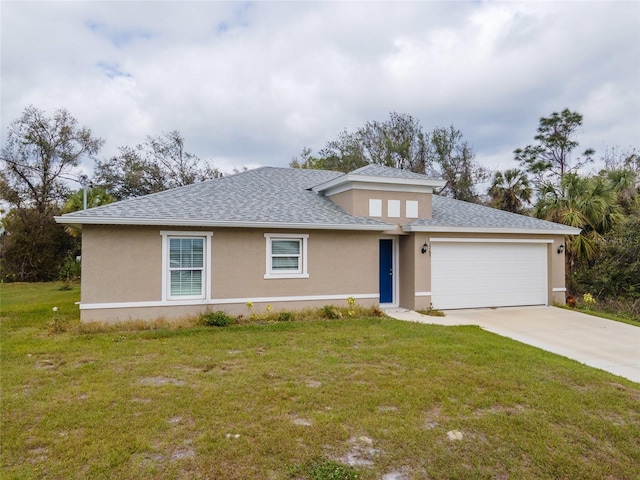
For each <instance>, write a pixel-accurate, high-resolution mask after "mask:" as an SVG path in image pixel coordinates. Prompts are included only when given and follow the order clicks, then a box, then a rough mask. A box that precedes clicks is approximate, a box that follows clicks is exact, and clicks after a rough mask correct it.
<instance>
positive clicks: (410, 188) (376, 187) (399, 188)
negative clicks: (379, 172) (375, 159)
mask: <svg viewBox="0 0 640 480" xmlns="http://www.w3.org/2000/svg"><path fill="white" fill-rule="evenodd" d="M349 190H371V191H375V192H404V193H433V187H432V186H423V185H400V184H388V183H380V182H378V183H343V184H341V185H336V186H335V187H333V188H329V189H327V190H324V191H323V193H324V196H325V197H329V196H331V195H337V194H338V193H342V192H348V191H349Z"/></svg>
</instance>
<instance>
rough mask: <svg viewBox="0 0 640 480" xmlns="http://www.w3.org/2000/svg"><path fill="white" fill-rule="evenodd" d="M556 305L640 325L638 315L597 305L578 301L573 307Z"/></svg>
mask: <svg viewBox="0 0 640 480" xmlns="http://www.w3.org/2000/svg"><path fill="white" fill-rule="evenodd" d="M556 306H557V307H560V308H564V309H565V310H576V311H578V312H580V313H586V314H587V315H593V316H594V317H600V318H606V319H607V320H613V321H614V322H620V323H626V324H628V325H633V326H636V327H640V316H638V315H632V314H627V315H624V314H620V313H614V312H611V311H607V310H602V309H600V308H598V307H594V306H586V305H584V304H583V303H578V305H577V306H575V307H570V306H568V305H556Z"/></svg>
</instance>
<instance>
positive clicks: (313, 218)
mask: <svg viewBox="0 0 640 480" xmlns="http://www.w3.org/2000/svg"><path fill="white" fill-rule="evenodd" d="M340 175H342V173H340V172H331V171H325V170H304V169H291V168H275V167H262V168H258V169H255V170H249V171H247V172H243V173H239V174H236V175H230V176H228V177H222V178H218V179H214V180H209V181H206V182H202V183H197V184H194V185H187V186H185V187H179V188H174V189H171V190H166V191H164V192H159V193H154V194H151V195H145V196H143V197H137V198H133V199H130V200H123V201H120V202H116V203H112V204H109V205H104V206H102V207H97V208H92V209H89V210H86V211H80V212H74V213H70V214H67V215H64V216H63V217H62V219H63V221H64V222H65V223H74V222H75V223H80V224H81V223H98V222H99V221H103V222H104V223H126V222H127V221H130V222H131V223H132V224H144V223H145V222H148V223H149V224H159V223H161V222H164V224H166V225H176V224H178V225H186V224H187V222H193V224H194V225H207V224H209V225H220V224H227V223H228V224H239V225H243V224H265V223H267V224H277V225H288V224H291V225H309V226H310V228H313V227H314V226H315V227H318V226H321V225H326V226H336V228H340V227H342V228H349V227H353V228H365V229H367V228H368V227H370V229H371V230H380V229H383V228H389V227H391V225H389V224H387V223H384V222H381V221H379V220H374V219H371V218H365V217H355V216H353V215H350V214H348V213H346V212H345V211H344V210H342V209H341V208H340V207H339V206H337V205H336V204H335V203H333V202H332V201H331V200H329V199H328V198H326V197H324V196H321V195H318V194H316V193H314V192H312V191H310V190H309V189H310V188H311V187H313V186H315V185H318V184H320V183H323V182H326V181H328V180H331V179H332V178H336V177H339V176H340Z"/></svg>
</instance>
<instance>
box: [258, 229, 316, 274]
mask: <svg viewBox="0 0 640 480" xmlns="http://www.w3.org/2000/svg"><path fill="white" fill-rule="evenodd" d="M264 236H265V238H266V239H267V272H266V273H265V276H264V278H307V277H308V276H309V275H308V274H307V238H308V237H309V236H308V235H295V234H271V233H265V235H264Z"/></svg>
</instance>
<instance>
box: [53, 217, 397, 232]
mask: <svg viewBox="0 0 640 480" xmlns="http://www.w3.org/2000/svg"><path fill="white" fill-rule="evenodd" d="M54 218H55V220H56V222H58V223H69V224H81V225H135V226H141V225H154V226H155V225H160V226H167V227H171V226H176V227H178V226H179V227H218V228H223V227H232V228H288V229H306V230H365V231H367V230H369V231H376V232H378V231H380V232H381V231H385V230H389V228H390V227H391V228H393V225H391V224H388V223H384V224H380V225H360V224H343V223H338V224H332V223H277V222H231V221H226V222H225V221H217V222H216V221H212V222H208V221H203V220H188V219H170V220H169V219H160V218H122V217H87V218H82V219H80V218H78V217H76V218H65V217H64V216H62V217H54Z"/></svg>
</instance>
